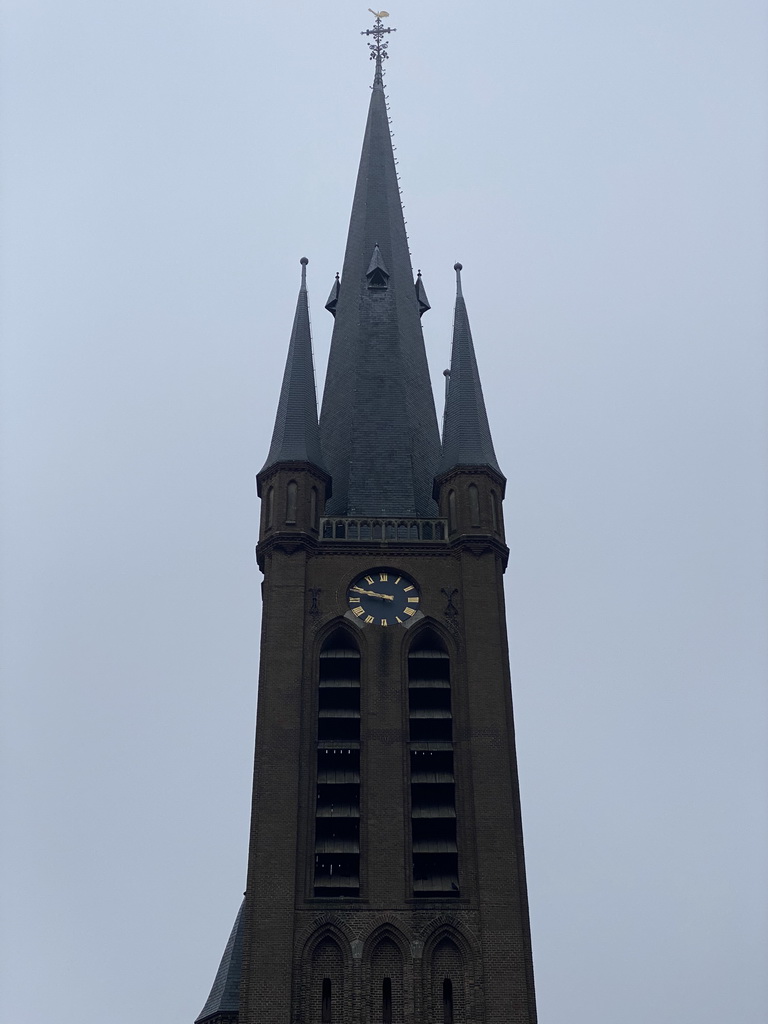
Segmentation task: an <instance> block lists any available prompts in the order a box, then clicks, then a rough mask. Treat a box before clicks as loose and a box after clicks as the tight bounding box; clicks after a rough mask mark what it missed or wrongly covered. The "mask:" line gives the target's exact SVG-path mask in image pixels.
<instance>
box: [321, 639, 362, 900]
mask: <svg viewBox="0 0 768 1024" xmlns="http://www.w3.org/2000/svg"><path fill="white" fill-rule="evenodd" d="M317 703H318V712H317V799H316V808H315V864H314V894H315V896H357V895H359V892H360V651H359V650H358V648H357V646H356V644H355V642H354V640H353V639H352V637H351V636H350V634H349V633H348V632H347V631H346V630H343V629H339V630H337V631H336V632H335V633H333V634H332V636H331V637H329V639H328V640H326V642H325V643H324V644H323V648H322V650H321V652H320V668H319V690H318V702H317Z"/></svg>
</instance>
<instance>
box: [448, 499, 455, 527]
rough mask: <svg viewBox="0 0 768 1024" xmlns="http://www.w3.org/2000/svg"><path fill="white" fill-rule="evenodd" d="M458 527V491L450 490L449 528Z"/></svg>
mask: <svg viewBox="0 0 768 1024" xmlns="http://www.w3.org/2000/svg"><path fill="white" fill-rule="evenodd" d="M455 529H456V491H448V530H449V532H450V533H453V531H454V530H455Z"/></svg>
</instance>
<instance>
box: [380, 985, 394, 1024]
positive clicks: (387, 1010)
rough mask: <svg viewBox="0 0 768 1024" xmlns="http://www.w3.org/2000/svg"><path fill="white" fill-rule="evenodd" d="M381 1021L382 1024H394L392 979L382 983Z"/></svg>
mask: <svg viewBox="0 0 768 1024" xmlns="http://www.w3.org/2000/svg"><path fill="white" fill-rule="evenodd" d="M381 1020H382V1024H392V979H391V978H385V979H384V980H383V981H382V983H381Z"/></svg>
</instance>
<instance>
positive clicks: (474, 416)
mask: <svg viewBox="0 0 768 1024" xmlns="http://www.w3.org/2000/svg"><path fill="white" fill-rule="evenodd" d="M453 269H454V270H455V271H456V309H455V313H454V318H453V343H452V346H451V369H450V371H449V374H448V377H447V394H446V399H445V413H444V416H443V447H442V453H441V456H440V466H439V475H442V474H443V473H447V472H449V470H452V469H456V468H457V467H458V466H487V467H489V468H490V469H493V470H495V471H496V472H497V473H498V474H499V475H502V473H501V470H500V469H499V464H498V462H497V461H496V453H495V452H494V450H493V440H492V439H491V428H490V427H489V425H488V415H487V413H486V411H485V400H484V399H483V389H482V386H481V384H480V374H479V373H478V370H477V360H476V359H475V348H474V345H473V344H472V332H471V330H470V328H469V316H468V315H467V305H466V303H465V301H464V294H463V292H462V289H461V271H462V266H461V264H460V263H456V264H455V265H454V268H453Z"/></svg>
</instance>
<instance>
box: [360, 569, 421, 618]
mask: <svg viewBox="0 0 768 1024" xmlns="http://www.w3.org/2000/svg"><path fill="white" fill-rule="evenodd" d="M420 600H421V598H420V597H419V588H418V587H417V586H416V584H415V583H414V582H413V580H411V579H409V578H408V577H407V576H402V575H401V574H400V573H397V572H393V571H392V570H391V569H370V570H369V571H368V572H367V573H364V575H362V576H359V577H358V578H357V579H356V580H355V581H354V582H353V583H352V584H351V586H350V587H349V589H348V590H347V602H348V603H349V607H350V610H351V612H352V614H353V615H354V616H355V617H356V618H357V619H358V620H359V621H360V622H364V623H367V624H368V625H376V626H393V625H396V624H397V623H398V622H399V623H400V624H401V625H405V624H406V623H407V622H408V620H409V619H412V618H413V616H414V615H415V614H416V612H417V611H418V610H419V601H420Z"/></svg>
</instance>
